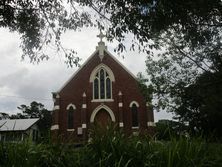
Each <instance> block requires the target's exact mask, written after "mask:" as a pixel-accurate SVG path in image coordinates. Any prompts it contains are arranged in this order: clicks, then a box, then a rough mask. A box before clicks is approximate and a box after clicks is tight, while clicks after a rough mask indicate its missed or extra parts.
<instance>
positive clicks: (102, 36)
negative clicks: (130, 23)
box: [97, 29, 106, 42]
mask: <svg viewBox="0 0 222 167" xmlns="http://www.w3.org/2000/svg"><path fill="white" fill-rule="evenodd" d="M97 37H98V38H99V39H100V42H102V40H103V38H104V37H106V35H105V34H103V32H102V31H101V29H100V33H99V35H97Z"/></svg>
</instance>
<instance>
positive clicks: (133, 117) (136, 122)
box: [131, 104, 139, 127]
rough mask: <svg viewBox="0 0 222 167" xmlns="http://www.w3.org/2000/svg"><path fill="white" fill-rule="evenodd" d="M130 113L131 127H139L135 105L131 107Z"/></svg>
mask: <svg viewBox="0 0 222 167" xmlns="http://www.w3.org/2000/svg"><path fill="white" fill-rule="evenodd" d="M131 112H132V127H138V126H139V122H138V109H137V106H136V104H133V105H132V107H131Z"/></svg>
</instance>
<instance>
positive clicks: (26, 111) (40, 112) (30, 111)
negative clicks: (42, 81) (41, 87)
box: [10, 101, 52, 140]
mask: <svg viewBox="0 0 222 167" xmlns="http://www.w3.org/2000/svg"><path fill="white" fill-rule="evenodd" d="M18 109H19V110H21V111H22V113H17V114H16V115H11V116H10V118H11V119H25V118H39V119H40V120H39V121H38V127H39V130H40V132H41V136H42V140H44V139H45V140H48V139H49V137H50V127H51V123H52V112H51V111H49V110H47V109H46V108H44V105H43V104H41V103H38V102H36V101H33V102H31V104H30V106H27V105H24V104H22V105H20V106H19V107H18Z"/></svg>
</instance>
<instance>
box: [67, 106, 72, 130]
mask: <svg viewBox="0 0 222 167" xmlns="http://www.w3.org/2000/svg"><path fill="white" fill-rule="evenodd" d="M67 116H68V129H73V116H74V108H73V107H72V106H70V107H69V109H68V111H67Z"/></svg>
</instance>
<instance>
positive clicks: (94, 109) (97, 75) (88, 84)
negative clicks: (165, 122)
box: [52, 41, 153, 138]
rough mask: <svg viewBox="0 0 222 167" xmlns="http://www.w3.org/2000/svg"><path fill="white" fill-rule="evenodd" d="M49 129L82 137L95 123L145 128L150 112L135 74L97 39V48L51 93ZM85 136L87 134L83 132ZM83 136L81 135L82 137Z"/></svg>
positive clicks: (148, 121) (126, 128)
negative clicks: (112, 123) (52, 109)
mask: <svg viewBox="0 0 222 167" xmlns="http://www.w3.org/2000/svg"><path fill="white" fill-rule="evenodd" d="M54 100H55V102H54V105H55V107H54V112H53V114H54V115H53V118H54V120H53V122H54V125H53V126H52V130H59V131H57V132H60V133H61V134H64V135H65V136H67V135H68V136H69V135H71V132H72V135H74V136H73V137H74V138H76V137H77V138H81V135H82V134H84V133H87V130H88V128H90V126H91V125H92V124H94V123H95V122H97V123H101V125H103V126H104V125H105V124H106V123H107V122H110V121H111V122H114V123H116V124H117V125H118V126H119V127H120V128H124V129H125V130H127V131H128V132H132V131H135V130H140V131H146V130H147V127H148V124H149V125H153V115H152V112H150V111H148V110H150V109H149V108H148V106H146V102H145V99H144V97H143V96H142V94H141V92H140V89H139V86H138V82H137V80H136V78H135V76H134V75H133V74H132V73H131V72H129V71H128V70H127V69H126V68H125V67H124V66H123V65H122V64H121V63H120V62H119V61H118V60H117V59H116V58H115V57H114V56H112V54H111V53H109V52H108V51H107V49H106V46H105V44H104V42H102V41H100V42H99V46H98V47H97V50H96V51H95V52H94V53H93V54H92V55H91V56H90V57H89V58H88V60H87V61H86V62H85V63H84V64H83V65H82V67H81V68H80V69H79V70H77V72H76V73H75V74H74V75H73V76H72V77H71V79H70V80H68V82H66V83H65V84H64V86H63V87H62V88H61V89H60V90H59V91H58V92H57V93H55V94H54ZM85 136H86V135H85ZM82 137H83V136H82Z"/></svg>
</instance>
